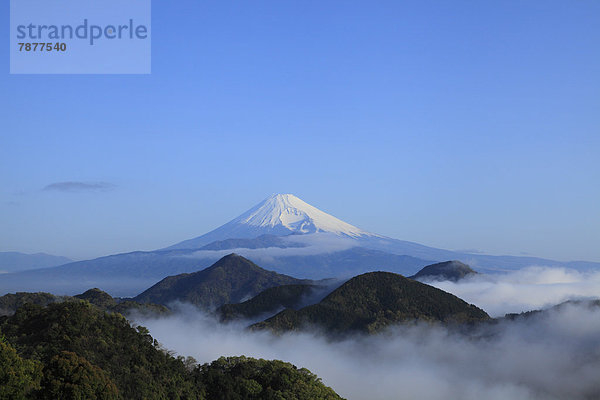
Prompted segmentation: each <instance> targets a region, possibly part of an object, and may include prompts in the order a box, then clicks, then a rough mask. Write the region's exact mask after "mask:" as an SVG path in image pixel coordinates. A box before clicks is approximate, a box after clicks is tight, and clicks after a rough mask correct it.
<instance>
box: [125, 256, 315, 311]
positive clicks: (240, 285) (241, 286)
mask: <svg viewBox="0 0 600 400" xmlns="http://www.w3.org/2000/svg"><path fill="white" fill-rule="evenodd" d="M310 282H311V281H307V280H301V279H296V278H292V277H291V276H287V275H280V274H278V273H276V272H272V271H267V270H264V269H262V268H260V267H259V266H258V265H256V264H254V263H253V262H252V261H250V260H247V259H245V258H244V257H242V256H239V255H237V254H230V255H228V256H225V257H223V258H221V259H220V260H219V261H217V262H216V263H214V264H213V265H211V266H210V267H208V268H206V269H204V270H202V271H198V272H194V273H191V274H181V275H175V276H169V277H167V278H165V279H163V280H162V281H160V282H158V283H157V284H156V285H154V286H152V287H151V288H149V289H147V290H146V291H144V292H143V293H141V294H139V295H138V296H136V297H135V298H134V300H135V301H137V302H139V303H156V304H163V305H168V303H171V302H173V301H181V302H186V303H191V304H194V305H196V306H198V307H201V308H204V309H211V308H215V307H219V306H221V305H223V304H226V303H237V302H240V301H242V299H244V298H247V297H251V296H255V295H256V294H258V293H260V292H261V291H263V290H265V289H267V288H269V287H273V286H279V285H290V284H303V283H310Z"/></svg>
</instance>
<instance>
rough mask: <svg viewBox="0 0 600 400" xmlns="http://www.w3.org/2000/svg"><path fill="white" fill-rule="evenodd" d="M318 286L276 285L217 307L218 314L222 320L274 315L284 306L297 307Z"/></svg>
mask: <svg viewBox="0 0 600 400" xmlns="http://www.w3.org/2000/svg"><path fill="white" fill-rule="evenodd" d="M316 288H317V286H316V285H281V286H275V287H272V288H269V289H265V290H263V291H262V292H260V293H259V294H257V295H256V296H254V297H253V298H251V299H249V300H246V301H244V302H242V303H235V304H224V305H222V306H221V307H219V308H218V309H217V314H218V316H219V318H220V319H221V321H229V320H233V319H238V318H245V319H251V318H256V317H259V316H261V315H263V316H264V315H265V314H269V313H271V315H273V314H272V313H275V312H277V311H279V310H281V309H282V308H293V309H297V308H299V306H300V305H301V304H302V301H303V300H304V299H305V298H306V297H307V296H310V295H311V294H312V292H313V291H314V290H315V289H316ZM263 318H264V317H263Z"/></svg>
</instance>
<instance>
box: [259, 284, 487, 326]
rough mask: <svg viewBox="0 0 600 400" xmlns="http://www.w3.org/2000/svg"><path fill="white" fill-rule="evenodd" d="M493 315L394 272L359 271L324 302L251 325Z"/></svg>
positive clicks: (462, 318)
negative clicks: (364, 272)
mask: <svg viewBox="0 0 600 400" xmlns="http://www.w3.org/2000/svg"><path fill="white" fill-rule="evenodd" d="M489 318H490V317H489V316H488V315H487V314H486V313H485V312H484V311H483V310H481V309H479V308H477V307H475V306H474V305H470V304H467V303H466V302H464V301H463V300H461V299H459V298H458V297H456V296H454V295H452V294H450V293H446V292H444V291H442V290H440V289H436V288H434V287H432V286H429V285H426V284H424V283H421V282H417V281H414V280H412V279H408V278H405V277H403V276H402V275H398V274H393V273H390V272H370V273H366V274H362V275H358V276H356V277H354V278H352V279H350V280H349V281H347V282H346V283H344V284H343V285H342V286H340V287H339V288H338V289H336V290H334V291H333V292H331V293H330V294H329V295H328V296H327V297H325V298H324V299H323V300H322V301H321V302H320V303H318V304H314V305H311V306H308V307H304V308H302V309H300V310H298V311H296V310H293V309H286V310H284V311H282V312H280V313H279V314H277V315H275V316H273V317H271V318H269V319H267V320H266V321H263V322H260V323H258V324H255V325H253V326H252V329H270V330H273V331H276V332H282V331H289V330H300V329H303V328H307V327H310V326H316V327H318V328H321V329H323V330H325V331H326V332H329V333H335V334H340V333H349V332H365V333H375V332H378V331H380V330H382V329H384V328H386V327H387V326H390V325H393V324H397V323H401V322H411V321H426V322H441V323H469V322H476V321H484V320H488V319H489Z"/></svg>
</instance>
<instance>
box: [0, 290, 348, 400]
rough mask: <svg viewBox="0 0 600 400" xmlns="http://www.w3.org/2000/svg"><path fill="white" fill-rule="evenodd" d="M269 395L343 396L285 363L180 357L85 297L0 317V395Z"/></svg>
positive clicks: (300, 399)
mask: <svg viewBox="0 0 600 400" xmlns="http://www.w3.org/2000/svg"><path fill="white" fill-rule="evenodd" d="M223 385H226V386H227V388H228V389H227V390H225V391H223ZM267 398H272V399H298V400H310V399H339V398H340V397H339V396H337V395H336V394H335V392H333V390H331V389H330V388H328V387H326V386H324V385H323V384H322V383H321V382H320V380H319V379H318V378H317V377H316V376H314V375H313V374H311V373H310V372H309V371H307V370H305V369H297V368H296V367H294V366H293V365H291V364H288V363H283V362H279V361H264V360H254V359H250V358H245V357H238V358H229V359H220V360H217V361H215V362H213V363H210V364H204V365H201V366H197V365H196V364H195V360H193V359H190V358H188V359H184V358H183V357H178V358H175V357H173V356H172V355H171V354H170V353H169V352H167V351H164V350H161V348H160V346H159V344H158V343H157V342H156V341H155V340H153V339H152V337H151V336H150V335H149V333H148V331H147V329H145V328H143V327H137V328H134V327H132V326H131V325H130V324H129V322H128V321H127V320H126V319H125V318H124V317H123V316H122V315H120V314H118V313H107V312H104V311H102V310H101V309H100V308H98V307H97V306H93V305H92V304H91V303H89V302H87V301H72V302H63V303H55V304H50V305H49V306H47V307H41V306H38V305H35V304H27V305H25V306H23V307H21V308H19V309H18V310H17V312H16V313H15V314H14V315H13V316H11V317H1V318H0V400H3V399H127V400H129V399H267Z"/></svg>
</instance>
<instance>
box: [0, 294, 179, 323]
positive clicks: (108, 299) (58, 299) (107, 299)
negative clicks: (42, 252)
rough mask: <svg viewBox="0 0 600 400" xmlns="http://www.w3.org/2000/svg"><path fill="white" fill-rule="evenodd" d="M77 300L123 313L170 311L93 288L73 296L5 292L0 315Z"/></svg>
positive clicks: (163, 313) (157, 313) (163, 312)
mask: <svg viewBox="0 0 600 400" xmlns="http://www.w3.org/2000/svg"><path fill="white" fill-rule="evenodd" d="M79 300H85V301H88V302H90V303H91V304H93V305H95V306H97V307H99V308H100V309H101V310H104V311H109V312H118V313H121V314H123V315H127V314H130V313H131V312H136V313H138V314H144V315H166V314H169V313H170V312H171V311H170V310H169V309H168V308H167V307H165V306H163V305H159V304H151V303H144V304H141V303H137V302H135V301H133V300H129V299H119V298H113V297H112V296H111V295H109V294H108V293H106V292H104V291H102V290H100V289H97V288H94V289H90V290H87V291H86V292H84V293H81V294H78V295H75V296H73V297H71V296H56V295H53V294H51V293H45V292H37V293H27V292H17V293H9V294H5V295H4V296H0V316H2V315H5V316H8V315H13V314H14V313H15V311H16V310H17V309H18V308H19V307H21V306H24V305H25V304H37V305H40V306H46V305H48V304H53V303H62V302H65V301H79Z"/></svg>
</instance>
